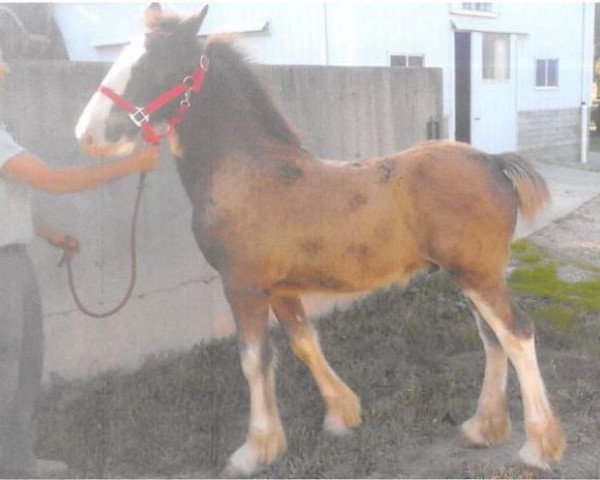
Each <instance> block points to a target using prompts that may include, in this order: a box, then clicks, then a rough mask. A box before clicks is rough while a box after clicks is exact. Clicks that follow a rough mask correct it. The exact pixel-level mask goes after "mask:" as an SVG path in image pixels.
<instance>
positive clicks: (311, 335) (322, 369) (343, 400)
mask: <svg viewBox="0 0 600 480" xmlns="http://www.w3.org/2000/svg"><path fill="white" fill-rule="evenodd" d="M271 308H272V309H273V312H274V313H275V316H276V317H277V320H278V321H279V323H281V325H282V326H283V327H284V328H285V330H286V333H287V335H288V339H289V343H290V346H291V347H292V350H293V351H294V353H295V354H296V356H297V357H298V358H299V359H300V360H302V361H303V362H304V363H305V364H306V366H307V367H308V368H309V370H310V371H311V373H312V374H313V377H314V379H315V381H316V383H317V386H318V387H319V391H320V392H321V396H322V397H323V401H324V402H325V407H326V408H327V416H326V417H325V430H327V431H329V432H331V433H333V434H338V435H339V434H344V433H346V432H348V429H349V428H352V427H356V426H357V425H359V424H360V421H361V419H360V410H361V408H360V400H359V399H358V397H357V396H356V394H355V393H354V392H353V391H352V390H351V389H350V388H349V387H348V386H347V385H346V384H345V383H344V382H343V381H342V380H341V379H340V378H339V377H338V376H337V375H336V373H335V372H334V371H333V369H332V368H331V367H330V366H329V363H328V362H327V359H326V358H325V355H323V351H322V350H321V345H320V343H319V338H318V335H317V332H316V331H315V330H314V329H313V328H312V326H311V325H310V324H309V323H308V322H307V321H306V314H305V313H304V307H303V306H302V302H301V300H300V299H299V298H297V297H285V298H284V297H282V298H275V299H273V302H272V304H271Z"/></svg>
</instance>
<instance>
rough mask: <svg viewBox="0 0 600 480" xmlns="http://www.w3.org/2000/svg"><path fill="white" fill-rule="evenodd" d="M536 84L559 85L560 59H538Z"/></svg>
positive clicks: (537, 85)
mask: <svg viewBox="0 0 600 480" xmlns="http://www.w3.org/2000/svg"><path fill="white" fill-rule="evenodd" d="M535 86H536V87H558V59H556V58H552V59H541V60H536V62H535Z"/></svg>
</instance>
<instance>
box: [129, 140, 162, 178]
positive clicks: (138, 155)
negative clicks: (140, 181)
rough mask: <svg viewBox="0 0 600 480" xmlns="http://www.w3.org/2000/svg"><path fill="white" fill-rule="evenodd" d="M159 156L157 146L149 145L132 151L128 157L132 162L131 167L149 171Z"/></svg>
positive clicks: (152, 168)
mask: <svg viewBox="0 0 600 480" xmlns="http://www.w3.org/2000/svg"><path fill="white" fill-rule="evenodd" d="M159 157H160V148H159V146H158V145H150V146H147V147H144V148H142V149H140V150H138V151H136V152H134V153H132V154H131V156H130V157H129V159H130V161H131V162H132V163H133V167H134V169H135V170H136V171H139V172H149V171H151V170H154V169H156V167H157V166H158V159H159Z"/></svg>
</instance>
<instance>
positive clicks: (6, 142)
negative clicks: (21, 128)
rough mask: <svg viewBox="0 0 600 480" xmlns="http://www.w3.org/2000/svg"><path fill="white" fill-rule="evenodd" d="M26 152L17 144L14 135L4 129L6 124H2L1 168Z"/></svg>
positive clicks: (0, 139) (0, 130)
mask: <svg viewBox="0 0 600 480" xmlns="http://www.w3.org/2000/svg"><path fill="white" fill-rule="evenodd" d="M24 151H25V148H23V147H22V146H21V145H19V144H18V143H17V142H15V140H14V139H13V137H12V135H11V134H10V133H8V131H7V130H6V128H5V127H4V124H3V123H2V122H0V168H2V167H3V166H4V164H5V163H6V162H8V160H10V159H11V158H13V157H14V156H15V155H18V154H19V153H22V152H24Z"/></svg>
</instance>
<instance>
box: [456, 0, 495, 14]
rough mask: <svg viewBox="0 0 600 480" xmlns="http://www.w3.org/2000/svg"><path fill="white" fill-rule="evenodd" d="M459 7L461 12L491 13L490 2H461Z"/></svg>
mask: <svg viewBox="0 0 600 480" xmlns="http://www.w3.org/2000/svg"><path fill="white" fill-rule="evenodd" d="M460 6H461V8H462V9H463V10H473V11H475V12H491V11H492V2H462V3H461V4H460Z"/></svg>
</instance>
